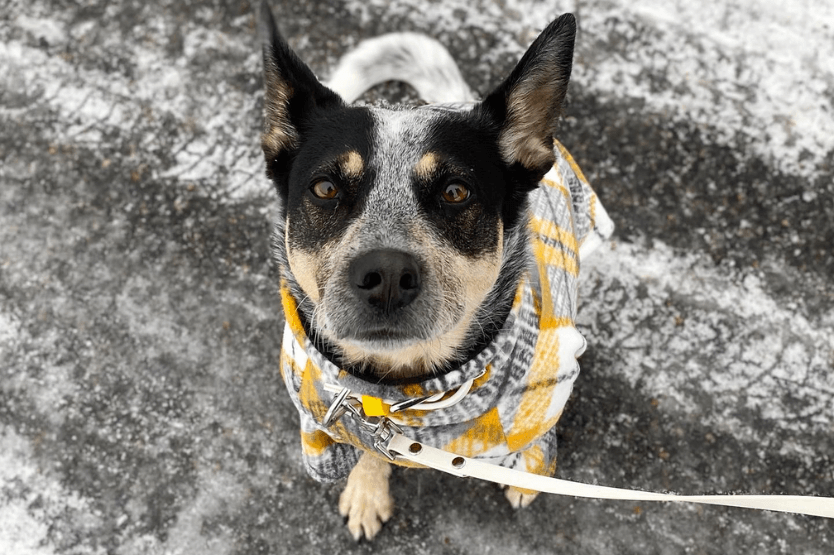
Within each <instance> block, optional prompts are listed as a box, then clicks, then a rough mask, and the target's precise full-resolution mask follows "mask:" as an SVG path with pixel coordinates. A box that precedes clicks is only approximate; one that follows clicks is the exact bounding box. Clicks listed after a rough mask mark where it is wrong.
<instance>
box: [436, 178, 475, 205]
mask: <svg viewBox="0 0 834 555" xmlns="http://www.w3.org/2000/svg"><path fill="white" fill-rule="evenodd" d="M469 194H470V193H469V189H468V188H467V187H466V185H464V184H463V183H460V182H459V181H455V182H453V183H449V184H448V185H446V188H445V189H443V192H442V193H441V194H440V196H441V197H443V200H445V201H446V202H448V203H450V204H459V203H461V202H463V201H465V200H466V199H468V198H469Z"/></svg>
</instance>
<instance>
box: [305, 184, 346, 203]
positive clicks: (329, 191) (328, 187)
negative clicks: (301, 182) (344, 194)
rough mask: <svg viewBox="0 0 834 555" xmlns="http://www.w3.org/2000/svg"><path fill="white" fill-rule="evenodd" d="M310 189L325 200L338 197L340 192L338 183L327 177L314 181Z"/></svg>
mask: <svg viewBox="0 0 834 555" xmlns="http://www.w3.org/2000/svg"><path fill="white" fill-rule="evenodd" d="M310 191H311V192H312V193H313V194H314V195H315V196H316V197H318V198H320V199H323V200H331V199H334V198H336V195H338V194H339V189H338V187H336V185H334V184H333V182H332V181H328V180H326V179H320V180H319V181H316V182H315V183H313V186H312V187H310Z"/></svg>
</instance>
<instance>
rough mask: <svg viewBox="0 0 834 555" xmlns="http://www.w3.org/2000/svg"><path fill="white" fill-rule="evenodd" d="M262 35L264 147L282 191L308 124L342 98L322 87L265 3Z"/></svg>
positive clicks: (262, 137) (268, 165) (339, 102)
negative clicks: (290, 44) (312, 117)
mask: <svg viewBox="0 0 834 555" xmlns="http://www.w3.org/2000/svg"><path fill="white" fill-rule="evenodd" d="M259 34H260V38H261V42H262V43H263V57H264V87H265V88H266V92H265V94H264V131H263V135H262V136H261V146H262V147H263V151H264V156H265V157H266V168H267V174H268V175H269V177H270V178H272V179H273V180H275V181H276V184H277V185H278V187H279V190H280V189H281V188H282V187H285V186H286V184H285V183H281V182H282V181H283V180H285V179H286V176H285V175H284V176H282V175H279V174H281V173H284V172H285V171H286V170H287V169H288V168H287V167H286V166H287V164H288V161H289V157H290V155H291V153H292V152H293V151H294V150H295V149H296V148H297V147H298V146H299V145H300V142H301V140H302V139H303V137H302V134H303V129H304V122H305V120H307V119H308V118H310V117H311V116H312V115H313V114H314V113H315V112H316V111H317V110H321V109H325V108H329V107H336V106H342V105H344V103H343V102H342V99H341V97H339V95H337V94H336V93H334V92H333V91H331V90H330V89H328V88H327V87H325V86H324V85H322V84H321V83H320V82H319V80H318V79H316V76H315V75H314V74H313V72H312V71H311V70H310V68H309V67H307V65H306V64H305V63H304V62H302V61H301V60H300V59H299V58H298V56H296V55H295V53H294V52H293V51H292V49H291V48H290V47H289V45H288V44H287V42H286V41H285V40H284V39H283V37H281V34H280V33H279V32H278V27H277V26H276V24H275V18H274V17H273V16H272V10H270V9H269V5H268V4H267V2H266V0H263V1H262V2H261V14H260V23H259Z"/></svg>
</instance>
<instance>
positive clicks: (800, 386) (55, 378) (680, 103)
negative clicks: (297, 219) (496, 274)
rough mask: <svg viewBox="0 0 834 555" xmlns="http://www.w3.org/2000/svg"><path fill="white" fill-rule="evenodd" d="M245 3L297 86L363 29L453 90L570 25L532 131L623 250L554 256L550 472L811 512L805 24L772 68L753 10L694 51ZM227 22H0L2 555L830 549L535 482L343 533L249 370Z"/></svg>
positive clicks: (452, 11) (679, 23)
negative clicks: (565, 283) (565, 343)
mask: <svg viewBox="0 0 834 555" xmlns="http://www.w3.org/2000/svg"><path fill="white" fill-rule="evenodd" d="M272 4H273V7H274V9H275V12H276V15H277V19H278V21H279V25H281V27H282V29H283V30H284V32H285V34H286V35H287V36H288V38H289V39H290V42H291V43H292V44H293V45H294V46H295V47H296V48H297V49H298V51H299V52H300V53H301V55H302V57H303V58H305V59H306V60H308V61H309V63H310V64H311V65H312V67H313V68H314V70H315V71H317V72H319V73H320V74H321V75H323V76H326V75H327V73H328V71H329V68H331V67H332V65H333V63H334V62H335V61H336V60H337V59H338V57H339V55H340V53H341V52H343V51H344V50H345V49H347V48H349V47H350V46H351V45H353V44H355V43H356V42H357V41H358V40H359V39H360V38H362V37H366V36H372V35H374V34H377V33H380V32H384V31H391V30H398V29H408V30H418V31H422V32H427V33H429V34H433V35H435V36H437V37H438V38H439V39H440V40H441V41H443V42H444V43H445V44H447V45H448V46H449V48H450V50H451V51H452V53H453V55H454V56H455V57H456V58H457V59H459V60H460V61H461V66H462V69H463V72H464V75H465V76H466V78H467V79H468V80H469V82H470V83H471V84H472V86H473V88H474V89H475V90H477V91H480V92H485V91H487V90H488V89H489V87H490V86H491V84H494V83H495V82H497V80H498V79H499V78H500V77H501V75H502V74H504V73H505V72H506V71H508V70H509V69H510V68H511V67H512V64H513V63H514V61H515V59H516V58H517V57H518V56H519V55H520V53H521V52H522V51H523V48H524V47H525V46H526V44H527V43H528V42H529V41H530V40H532V38H533V37H534V36H535V34H536V30H537V29H539V28H541V27H543V26H544V25H545V24H546V22H547V18H546V17H544V16H542V17H544V19H542V17H540V15H541V14H545V13H550V14H552V15H554V16H555V15H556V14H558V13H560V12H561V11H567V10H572V11H575V12H576V13H577V15H578V18H579V22H580V35H579V46H578V49H577V59H576V68H575V71H574V76H575V80H574V82H573V84H572V88H571V92H570V104H569V106H568V108H567V118H566V120H565V122H564V124H563V126H562V130H561V133H560V138H561V140H562V142H563V143H564V144H565V145H566V146H567V147H568V148H569V149H570V150H571V152H572V153H573V154H574V156H575V157H576V158H577V160H578V162H579V163H580V165H581V166H582V168H583V169H584V170H585V173H586V174H587V176H588V178H589V179H590V181H591V182H592V184H593V185H594V186H595V188H596V190H597V192H598V194H599V196H600V197H601V198H602V200H603V202H604V203H605V205H606V207H607V209H608V210H609V212H610V214H611V216H612V218H613V219H614V220H615V222H616V223H617V225H618V230H617V235H616V237H615V239H614V240H613V241H612V242H611V243H610V244H607V245H605V246H604V247H603V248H602V249H601V250H600V252H598V253H597V255H596V256H595V257H594V258H593V259H592V260H591V261H590V262H589V263H588V264H587V265H586V266H585V267H584V268H583V269H582V272H583V276H584V279H585V282H584V284H583V286H582V291H581V294H582V300H581V308H580V312H581V317H580V321H579V323H580V326H581V331H582V332H583V333H584V334H585V335H586V337H587V338H588V340H589V345H590V346H589V349H588V351H587V353H586V354H585V355H584V357H583V358H582V360H581V363H582V369H583V371H582V374H581V375H580V377H579V379H578V381H577V386H576V388H575V389H574V394H573V396H572V398H571V401H570V402H569V405H568V409H567V411H566V413H565V415H564V417H563V419H562V421H561V423H560V434H561V444H560V461H561V462H560V466H559V470H558V475H559V477H562V478H568V479H576V480H580V481H586V482H593V483H600V484H606V485H612V486H620V487H635V488H639V489H646V490H663V491H666V490H671V491H676V492H681V493H684V492H685V493H707V492H747V493H791V494H809V495H811V494H817V495H828V496H834V409H832V406H834V402H833V401H834V399H832V397H834V346H833V345H832V343H834V340H833V339H832V338H833V337H834V285H832V275H834V255H832V244H834V167H832V164H834V141H832V142H829V143H828V144H826V143H825V141H826V137H829V138H830V136H829V135H825V134H820V130H825V129H827V127H826V126H828V125H830V123H828V122H827V121H825V119H824V118H822V117H819V118H817V121H818V123H817V124H813V122H812V123H808V121H806V120H807V119H808V118H807V117H806V116H807V115H808V114H812V115H813V114H817V113H819V114H823V115H824V114H826V113H827V114H828V115H829V117H834V116H832V113H833V112H834V106H832V104H833V103H834V89H832V83H834V81H833V80H832V79H834V73H832V70H831V66H830V64H829V62H828V61H827V60H828V58H827V57H826V56H830V51H829V50H830V40H829V39H830V38H831V36H832V35H831V33H834V30H832V29H834V27H825V26H824V24H825V22H826V21H828V20H827V19H826V18H831V10H828V11H825V10H823V11H822V12H820V14H819V15H818V17H817V18H815V19H814V18H809V19H808V20H807V22H806V23H807V25H806V23H802V22H801V21H797V20H795V19H794V20H790V19H789V18H788V16H785V18H782V19H780V20H778V21H775V22H774V25H775V27H774V29H776V30H778V31H779V32H781V33H787V34H788V35H787V38H788V39H790V37H792V36H795V35H790V33H791V32H796V33H799V31H797V30H798V29H802V28H803V27H802V25H806V28H807V32H806V33H805V36H806V38H807V40H806V41H805V42H803V43H802V45H801V46H800V45H799V41H797V42H796V46H795V48H794V47H793V46H792V43H791V40H785V41H784V44H785V45H786V46H785V48H784V51H779V52H780V53H779V55H778V56H777V54H776V53H774V51H771V50H770V49H767V48H765V47H766V46H767V44H766V43H765V45H764V46H761V45H759V44H747V43H744V42H743V41H742V39H741V38H739V37H741V36H742V35H743V36H747V37H750V36H758V35H755V33H756V32H759V31H757V29H758V27H755V26H754V24H755V23H756V22H758V21H760V20H761V19H762V18H765V17H767V16H768V13H764V14H763V15H762V13H760V12H761V10H759V5H758V4H757V3H756V2H755V1H753V0H750V1H746V2H737V3H731V4H729V5H728V6H727V7H726V8H725V9H726V11H727V14H728V15H727V18H728V21H729V23H728V24H727V26H726V27H722V26H721V25H716V26H714V28H713V27H710V28H709V32H707V31H705V30H704V29H706V27H705V25H706V24H703V23H693V22H692V20H690V19H687V18H689V17H691V14H689V13H688V12H686V11H685V10H684V9H683V8H681V7H678V8H674V7H672V8H668V9H667V10H666V11H662V10H659V9H655V10H654V11H652V10H648V8H646V9H643V10H642V11H641V10H638V9H636V8H628V7H627V6H626V5H625V4H623V5H620V4H618V3H616V2H602V1H597V0H595V1H591V2H565V3H562V4H560V3H558V2H557V3H553V4H552V5H544V3H533V2H529V1H524V0H507V1H506V2H492V1H488V0H480V1H478V2H474V3H471V2H470V3H466V2H462V0H458V1H450V2H446V3H436V2H417V1H412V2H405V1H398V0H390V1H387V0H373V1H369V2H360V1H359V0H353V1H348V2H345V3H341V2H328V1H325V0H303V1H301V2H290V1H280V2H279V1H275V2H273V3H272ZM647 5H648V4H647ZM716 5H717V4H716ZM256 7H257V6H254V8H256ZM707 7H708V8H711V7H714V6H713V4H711V3H707ZM254 8H253V6H252V5H250V3H249V2H245V1H244V2H236V1H226V2H223V1H219V0H217V1H213V2H175V1H170V2H164V1H158V2H140V1H136V0H134V1H129V0H128V1H114V2H97V1H89V2H84V3H75V2H62V1H53V2H47V1H42V0H35V1H32V2H23V1H11V2H9V1H6V2H3V3H2V5H0V160H2V163H0V552H2V553H8V554H13V555H29V554H37V555H42V554H77V555H87V554H118V555H138V554H172V555H173V554H183V555H185V554H201V555H203V554H212V555H213V554H217V555H220V554H241V555H243V554H246V555H249V554H257V553H275V554H283V553H287V554H289V553H292V554H306V553H309V554H318V553H380V554H400V553H426V554H482V553H500V554H504V553H519V554H521V553H524V554H527V553H530V554H550V553H568V554H573V553H577V554H615V553H616V554H635V555H636V554H640V555H644V554H676V553H697V554H722V555H723V554H727V553H753V554H757V555H758V554H781V553H786V554H796V553H803V554H826V553H831V552H832V549H834V521H827V520H824V519H819V518H810V517H801V516H793V515H780V514H772V513H764V512H756V511H747V510H741V509H725V508H716V507H702V506H692V505H685V506H670V505H662V504H646V503H640V504H637V503H625V502H603V501H587V500H575V499H572V498H561V497H555V496H552V497H546V496H541V497H540V498H539V499H537V500H536V501H535V503H534V504H533V505H532V506H531V507H529V508H528V509H525V510H521V511H514V510H512V509H511V508H510V507H509V505H508V504H507V503H506V501H505V500H504V497H503V494H502V493H501V491H500V490H499V489H498V488H496V487H493V486H492V485H490V484H487V483H480V482H476V481H473V480H462V479H458V478H454V477H451V476H444V475H440V474H438V473H435V472H432V471H420V470H404V469H396V470H395V471H394V474H393V486H392V493H393V496H394V498H395V500H396V504H397V510H396V514H395V516H394V517H393V518H392V520H391V521H389V522H388V523H387V524H386V526H385V527H384V528H383V531H382V532H381V533H380V535H379V536H378V537H377V539H375V540H374V542H373V543H372V544H369V543H360V544H356V543H354V542H353V540H352V539H351V538H350V536H349V534H348V533H347V531H346V529H345V528H344V527H343V523H342V518H341V517H340V516H339V515H338V512H337V510H336V502H337V499H338V495H339V492H340V487H341V486H340V485H338V484H337V485H332V486H331V485H329V486H325V485H321V484H318V483H315V482H314V481H312V480H311V479H310V478H308V477H307V476H306V474H305V472H304V469H303V467H302V464H301V456H300V452H299V447H298V435H297V434H298V431H297V415H296V414H295V410H294V408H293V407H292V406H291V404H290V402H289V400H288V398H287V397H286V395H285V394H284V392H283V384H282V383H281V381H280V377H279V375H278V372H277V369H278V366H277V357H278V353H279V348H280V340H281V332H282V325H283V319H282V314H281V308H280V301H279V297H278V290H277V284H276V276H275V270H274V269H273V268H272V266H271V264H270V261H269V256H270V246H269V242H270V233H271V230H272V218H273V217H274V216H275V214H276V212H277V210H276V206H275V198H274V196H273V195H272V192H271V191H270V189H269V186H268V184H267V182H266V179H265V178H264V177H263V172H262V168H261V153H260V150H259V145H258V142H259V140H258V135H259V130H260V122H261V119H260V104H261V99H262V86H261V77H260V54H259V50H258V48H259V47H258V42H257V39H256V36H255V29H256V25H255V23H256V22H255V15H254V14H255V13H256V12H257V10H256V9H254ZM676 10H677V11H676ZM765 11H766V10H765ZM661 12H662V13H661ZM708 12H709V10H706V11H705V12H704V13H705V15H704V18H708V17H712V16H710V13H708ZM757 13H758V14H759V16H760V17H759V16H756V14H757ZM788 15H790V14H788ZM754 16H755V17H754ZM800 16H802V13H799V15H797V16H796V17H800ZM716 17H717V16H716ZM757 17H759V19H757ZM745 18H746V19H745ZM786 18H787V19H786ZM540 19H541V20H540ZM832 19H834V18H832ZM735 21H745V22H751V23H750V25H751V26H752V27H750V28H749V32H748V31H747V30H745V33H746V34H745V33H742V34H739V33H740V31H738V30H737V29H736V28H735V27H734V26H733V22H735ZM745 29H747V28H745ZM774 32H776V31H774ZM762 36H764V35H762ZM768 36H769V35H768ZM780 36H781V35H780ZM826 40H828V42H825V41H826ZM739 41H741V42H739ZM809 41H810V46H809V44H808V43H809ZM813 41H817V42H818V44H817V46H816V48H817V50H814V44H813ZM815 52H816V53H817V57H816V58H815V57H814V53H815ZM794 53H795V56H796V64H792V62H791V60H792V58H791V56H792V55H794ZM785 60H787V62H786V61H785ZM826 64H829V65H826ZM682 67H683V68H685V71H684V70H683V69H681V68H682ZM728 68H729V69H728ZM751 68H752V69H751ZM763 68H764V69H763ZM765 70H767V71H770V72H771V73H773V74H775V75H776V77H778V78H779V79H778V80H779V82H780V83H781V82H788V83H791V82H794V81H796V82H798V83H802V87H803V89H802V91H803V92H802V94H799V93H797V95H796V96H791V95H787V93H785V92H784V91H782V90H781V89H780V88H778V87H775V86H773V85H771V84H770V81H769V79H770V76H771V73H767V71H765ZM792 80H794V81H792ZM739 91H741V92H739ZM742 93H743V94H742ZM374 94H377V95H393V96H394V97H397V96H403V95H405V96H408V95H409V94H410V93H409V91H408V90H406V89H405V88H404V87H402V86H393V85H387V86H383V87H380V88H379V89H378V90H376V91H375V92H374ZM739 95H740V96H739ZM778 95H787V96H785V97H784V98H782V97H780V96H778ZM809 95H810V96H809ZM704 99H707V100H704ZM768 110H771V112H768ZM814 117H816V116H814ZM786 129H787V131H786ZM820 137H822V138H820Z"/></svg>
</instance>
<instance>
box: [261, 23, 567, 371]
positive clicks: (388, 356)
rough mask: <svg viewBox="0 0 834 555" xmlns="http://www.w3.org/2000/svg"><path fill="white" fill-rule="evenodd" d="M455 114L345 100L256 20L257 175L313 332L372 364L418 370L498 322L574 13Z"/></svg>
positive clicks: (552, 119)
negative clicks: (278, 215)
mask: <svg viewBox="0 0 834 555" xmlns="http://www.w3.org/2000/svg"><path fill="white" fill-rule="evenodd" d="M559 21H560V20H557V22H555V23H554V24H552V25H551V26H550V27H549V28H548V29H547V30H546V31H545V32H544V33H542V36H541V37H539V39H538V40H537V41H536V43H534V45H533V46H531V48H530V51H528V53H527V54H526V55H525V57H524V58H523V59H522V61H521V62H520V63H519V65H518V67H517V68H516V70H515V71H514V72H513V74H512V75H511V76H510V77H509V78H508V79H507V81H505V82H504V83H503V84H502V85H501V86H499V87H498V89H496V91H495V92H493V93H492V94H491V95H489V96H488V97H487V99H486V100H484V101H483V102H482V103H480V104H478V105H476V106H474V107H473V108H472V109H471V110H469V111H454V110H448V109H443V108H438V107H430V106H424V107H420V108H411V109H404V108H398V109H391V108H382V107H349V106H345V105H344V103H343V102H342V101H341V99H340V98H339V97H338V96H337V95H336V94H335V93H333V92H332V91H330V90H328V89H327V88H326V87H324V86H323V85H321V84H320V83H319V82H318V81H317V80H316V78H315V77H314V76H313V74H312V73H311V72H310V70H309V69H308V68H307V66H305V65H304V64H303V63H302V62H300V61H299V60H298V59H297V58H296V57H295V55H294V54H293V53H292V52H291V50H290V49H289V47H288V46H287V45H286V43H285V42H284V41H283V40H282V39H281V38H280V36H279V35H278V33H277V31H276V30H275V26H274V22H272V21H271V17H269V18H268V21H267V23H268V25H269V29H268V30H267V31H268V33H267V35H268V37H269V40H268V42H267V44H265V47H264V64H265V84H266V96H265V106H266V109H265V116H266V121H265V130H264V134H263V138H262V143H263V149H264V154H265V157H266V164H267V174H268V175H269V177H270V178H271V179H272V180H273V182H274V183H275V185H276V188H277V190H278V193H279V196H280V197H281V201H282V211H283V222H282V225H279V229H280V230H281V237H278V238H277V242H278V243H279V244H278V245H277V246H278V250H279V255H280V257H281V258H282V259H283V262H284V266H285V267H284V268H282V271H283V273H284V278H285V279H287V281H288V282H289V283H290V286H291V287H292V288H293V289H294V292H295V293H296V297H297V298H298V299H299V300H300V301H301V302H300V303H299V309H300V311H301V312H302V315H303V316H304V317H305V319H306V321H307V325H308V326H309V327H310V328H311V331H312V332H313V333H314V334H315V335H316V336H317V337H318V338H319V339H320V340H322V341H323V342H325V343H326V344H327V345H329V346H330V348H331V350H332V351H333V352H335V353H336V354H337V355H338V356H340V357H341V358H342V362H344V363H347V364H348V365H353V366H355V367H358V368H361V367H365V368H367V369H368V370H369V371H370V372H372V373H374V374H376V375H377V377H383V376H385V375H388V376H389V377H393V378H403V377H415V376H423V375H426V374H430V373H431V372H432V371H434V370H436V369H438V368H441V367H443V365H445V364H448V363H450V362H452V361H454V360H456V359H458V358H460V356H461V354H462V353H464V352H465V351H466V350H467V349H469V348H470V347H471V346H472V345H473V344H475V343H477V342H478V340H479V338H480V337H481V335H480V334H481V333H482V331H483V329H484V328H485V327H490V326H491V327H493V328H494V327H495V326H496V325H499V326H500V322H496V321H495V320H496V319H501V318H503V316H501V312H502V310H503V313H504V316H505V315H506V310H508V306H509V304H510V303H511V301H512V298H513V295H514V293H515V286H516V285H517V282H518V279H519V276H520V273H521V271H522V270H523V267H524V265H525V263H526V255H525V248H524V245H525V242H524V238H525V237H526V225H525V224H526V218H525V198H526V195H527V193H528V192H529V191H531V190H532V189H533V188H535V187H536V186H537V184H538V182H539V180H540V179H541V177H542V176H543V175H544V173H545V172H546V171H547V170H548V169H549V168H550V166H551V165H552V163H553V161H554V158H553V153H552V140H553V129H554V126H555V123H556V121H557V118H558V115H559V112H560V109H561V103H562V101H563V99H564V95H565V90H566V87H567V81H568V77H569V73H570V63H571V57H572V48H573V35H574V27H573V25H572V23H573V21H572V19H571V20H570V21H566V22H562V24H560V25H557V24H558V23H559Z"/></svg>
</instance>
